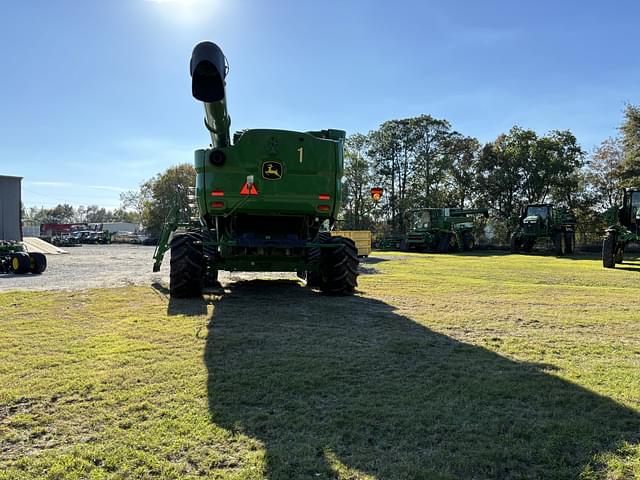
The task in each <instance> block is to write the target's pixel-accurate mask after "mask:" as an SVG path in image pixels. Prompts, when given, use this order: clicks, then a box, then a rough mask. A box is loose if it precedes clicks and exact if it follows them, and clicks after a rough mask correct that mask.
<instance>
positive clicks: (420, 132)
mask: <svg viewBox="0 0 640 480" xmlns="http://www.w3.org/2000/svg"><path fill="white" fill-rule="evenodd" d="M634 184H635V185H638V184H640V106H634V105H631V104H629V105H627V106H626V108H625V110H624V119H623V122H622V125H621V127H620V135H619V136H617V137H615V138H609V139H606V140H604V141H603V142H602V143H601V144H600V145H599V146H598V147H597V148H595V149H594V151H593V152H585V151H584V150H583V148H582V147H581V146H580V144H579V143H578V141H577V139H576V137H575V135H573V133H572V132H571V131H570V130H552V131H550V132H548V133H545V134H543V135H539V134H538V133H536V132H535V131H533V130H530V129H524V128H522V127H519V126H514V127H513V128H511V129H510V130H509V131H508V132H507V133H502V134H500V135H498V137H497V138H496V139H495V140H493V141H491V142H488V143H486V144H484V145H482V144H481V143H480V142H479V141H478V140H477V139H476V138H473V137H469V136H465V135H463V134H461V133H459V132H457V131H455V130H454V129H453V128H452V126H451V124H450V123H449V122H448V121H447V120H444V119H437V118H434V117H432V116H430V115H420V116H418V117H414V118H407V119H401V120H389V121H386V122H384V123H383V124H382V125H380V127H379V128H378V129H376V130H373V131H371V132H369V133H368V134H366V135H365V134H360V133H357V134H353V135H351V136H349V137H348V138H347V140H346V146H345V175H344V178H343V199H344V202H343V209H342V212H341V215H340V221H341V222H340V223H341V225H340V227H341V228H344V229H372V230H375V231H377V232H378V233H389V232H392V233H398V234H403V233H405V232H406V231H407V229H408V228H410V225H409V224H408V219H409V212H410V211H411V210H412V209H416V208H425V207H457V208H489V211H490V218H489V220H488V221H487V224H486V227H489V228H484V229H483V230H484V231H485V232H488V233H490V234H491V237H492V238H488V240H489V241H491V242H493V243H505V242H508V238H509V236H510V234H511V232H512V231H513V230H514V229H515V228H516V226H517V224H518V217H519V215H520V212H521V210H522V208H523V207H524V206H525V205H526V204H528V203H545V202H550V203H554V204H557V205H558V206H562V207H566V208H570V209H571V210H572V211H573V212H574V214H575V215H576V217H577V219H578V222H579V227H578V236H579V238H581V239H582V240H583V241H588V240H593V239H594V238H595V237H596V236H597V235H599V233H600V232H601V230H602V229H603V228H604V226H605V225H604V223H603V222H604V221H603V219H602V216H601V213H602V212H603V211H604V210H606V209H607V208H609V207H611V206H613V205H614V204H615V203H616V202H618V201H619V200H620V198H619V195H620V189H621V188H622V187H623V186H630V185H634ZM373 186H377V187H382V188H384V191H385V193H384V195H383V198H382V200H381V201H380V202H379V204H374V202H373V201H372V199H371V197H370V195H369V189H370V187H373Z"/></svg>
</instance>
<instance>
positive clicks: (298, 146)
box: [154, 42, 358, 297]
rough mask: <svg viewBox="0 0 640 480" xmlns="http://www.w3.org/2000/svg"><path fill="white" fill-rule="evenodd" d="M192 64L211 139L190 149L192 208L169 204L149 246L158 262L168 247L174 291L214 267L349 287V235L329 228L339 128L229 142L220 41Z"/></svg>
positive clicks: (204, 278) (343, 291) (203, 280)
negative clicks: (156, 239) (192, 160)
mask: <svg viewBox="0 0 640 480" xmlns="http://www.w3.org/2000/svg"><path fill="white" fill-rule="evenodd" d="M190 69H191V79H192V83H191V86H192V93H193V96H194V98H196V99H197V100H199V101H201V102H203V103H204V110H205V121H204V124H205V127H206V129H207V130H208V131H209V133H210V135H211V148H206V149H200V150H196V151H195V168H196V172H197V174H196V178H195V190H194V195H193V198H192V199H193V200H195V203H194V204H192V205H191V206H190V208H192V209H193V210H192V211H191V212H189V211H188V210H189V208H187V207H185V208H180V207H178V206H176V207H174V209H173V210H172V212H171V213H170V215H169V218H168V221H167V223H166V224H165V226H164V229H163V232H162V233H161V235H160V239H159V242H158V246H157V248H156V252H155V254H154V259H155V263H154V271H158V270H159V269H160V265H161V262H162V258H163V256H164V253H165V252H166V251H167V250H168V249H170V250H171V269H170V293H171V295H172V296H174V297H193V296H198V295H200V294H201V292H202V289H203V286H204V285H205V284H207V283H212V284H215V283H216V282H217V277H218V271H220V270H224V271H231V272H234V271H245V272H247V271H250V272H296V273H297V274H298V276H299V277H301V278H303V279H306V281H307V286H309V287H311V288H317V289H319V290H320V291H322V292H323V293H326V294H330V295H350V294H353V293H354V290H355V288H356V286H357V275H358V256H357V250H356V246H355V243H354V242H353V241H352V240H350V239H348V238H344V237H339V236H336V237H332V236H331V235H330V233H329V232H328V231H326V230H329V229H331V228H333V224H334V222H335V219H336V216H337V213H338V210H339V208H340V202H341V182H342V174H343V150H344V139H345V132H344V131H343V130H333V129H329V130H321V131H313V132H296V131H286V130H267V129H256V130H243V131H239V132H236V133H235V134H234V135H233V142H232V138H231V135H230V131H229V128H230V122H231V120H230V118H229V115H228V113H227V98H226V92H225V87H226V76H227V74H228V63H227V59H226V57H225V56H224V54H223V53H222V50H221V49H220V48H219V47H218V46H217V45H215V44H214V43H211V42H202V43H200V44H198V45H196V47H195V48H194V50H193V54H192V57H191V64H190ZM181 215H182V216H181ZM188 217H190V218H188Z"/></svg>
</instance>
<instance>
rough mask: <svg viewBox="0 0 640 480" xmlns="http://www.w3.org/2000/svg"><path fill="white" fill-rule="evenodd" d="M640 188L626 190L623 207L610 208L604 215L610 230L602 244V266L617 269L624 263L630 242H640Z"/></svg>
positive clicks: (607, 231)
mask: <svg viewBox="0 0 640 480" xmlns="http://www.w3.org/2000/svg"><path fill="white" fill-rule="evenodd" d="M639 207H640V187H632V188H625V189H624V192H623V196H622V206H621V207H618V206H617V205H616V206H615V207H612V208H610V209H609V210H607V211H606V212H605V214H604V216H605V218H606V220H607V223H608V224H609V228H607V230H606V232H605V237H604V240H603V242H602V265H603V266H604V267H605V268H615V266H616V263H622V260H623V257H624V249H625V247H626V246H627V244H628V243H630V242H640V231H639V230H640V229H639V227H638V225H639V224H640V208H639Z"/></svg>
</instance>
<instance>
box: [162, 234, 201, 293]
mask: <svg viewBox="0 0 640 480" xmlns="http://www.w3.org/2000/svg"><path fill="white" fill-rule="evenodd" d="M201 238H202V237H201V236H200V234H198V233H195V232H194V233H191V232H188V233H178V234H175V235H174V236H173V239H172V240H171V271H170V277H169V291H170V293H171V296H172V297H176V298H188V297H198V296H200V295H201V294H202V287H203V283H204V255H203V253H202V244H201V243H199V242H200V241H201Z"/></svg>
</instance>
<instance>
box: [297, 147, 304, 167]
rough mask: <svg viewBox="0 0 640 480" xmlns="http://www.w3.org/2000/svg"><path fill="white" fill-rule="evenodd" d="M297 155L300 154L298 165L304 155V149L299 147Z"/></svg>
mask: <svg viewBox="0 0 640 480" xmlns="http://www.w3.org/2000/svg"><path fill="white" fill-rule="evenodd" d="M298 153H299V154H300V163H302V155H303V154H304V148H303V147H300V148H299V149H298Z"/></svg>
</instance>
